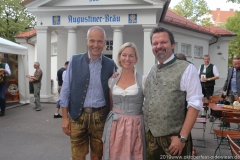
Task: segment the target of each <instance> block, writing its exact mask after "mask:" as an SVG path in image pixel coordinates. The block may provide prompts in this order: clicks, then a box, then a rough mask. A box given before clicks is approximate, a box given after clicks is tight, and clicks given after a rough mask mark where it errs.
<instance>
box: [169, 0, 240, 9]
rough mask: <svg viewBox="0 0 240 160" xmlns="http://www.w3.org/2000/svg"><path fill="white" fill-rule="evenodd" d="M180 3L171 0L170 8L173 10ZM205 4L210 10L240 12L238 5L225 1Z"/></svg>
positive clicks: (212, 1) (217, 0)
mask: <svg viewBox="0 0 240 160" xmlns="http://www.w3.org/2000/svg"><path fill="white" fill-rule="evenodd" d="M180 1H181V0H171V3H170V7H171V8H173V7H174V6H175V5H176V4H178V3H179V2H180ZM206 2H207V3H208V7H209V8H210V9H211V10H216V9H217V8H220V9H221V10H224V11H229V10H230V8H232V9H234V10H240V4H233V3H229V2H228V3H226V0H206Z"/></svg>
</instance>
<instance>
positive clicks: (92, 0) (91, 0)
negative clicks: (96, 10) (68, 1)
mask: <svg viewBox="0 0 240 160" xmlns="http://www.w3.org/2000/svg"><path fill="white" fill-rule="evenodd" d="M97 1H99V0H89V2H97Z"/></svg>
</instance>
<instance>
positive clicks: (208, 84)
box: [198, 55, 219, 122]
mask: <svg viewBox="0 0 240 160" xmlns="http://www.w3.org/2000/svg"><path fill="white" fill-rule="evenodd" d="M203 61H204V64H202V65H201V66H200V67H199V69H198V75H199V77H200V80H201V85H202V93H203V95H204V97H206V98H207V99H208V100H209V97H210V96H212V95H213V92H214V85H215V80H216V79H218V78H219V72H218V69H217V67H216V66H215V65H214V64H211V63H210V57H209V55H204V57H203ZM212 114H213V113H212V111H211V113H210V115H212ZM214 120H215V119H214V118H213V117H212V116H210V119H209V121H210V122H214Z"/></svg>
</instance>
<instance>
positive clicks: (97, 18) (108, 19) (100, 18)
mask: <svg viewBox="0 0 240 160" xmlns="http://www.w3.org/2000/svg"><path fill="white" fill-rule="evenodd" d="M120 18H121V17H120V16H117V15H109V14H106V15H105V16H92V15H91V16H82V17H75V16H72V15H69V16H68V23H77V24H79V23H91V22H92V23H93V22H94V23H99V22H120V20H121V19H120Z"/></svg>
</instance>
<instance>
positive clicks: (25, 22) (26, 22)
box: [0, 0, 36, 41]
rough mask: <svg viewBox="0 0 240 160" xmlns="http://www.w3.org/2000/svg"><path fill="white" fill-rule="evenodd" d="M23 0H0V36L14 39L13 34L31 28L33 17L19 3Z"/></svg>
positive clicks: (33, 21)
mask: <svg viewBox="0 0 240 160" xmlns="http://www.w3.org/2000/svg"><path fill="white" fill-rule="evenodd" d="M22 2H23V0H1V3H0V37H3V38H5V39H8V40H10V41H15V40H14V36H16V35H17V34H18V33H20V32H24V31H27V30H29V29H31V28H33V27H34V26H35V24H36V21H35V17H34V16H33V15H32V14H31V13H29V12H28V11H27V9H26V8H25V7H24V6H22V5H21V3H22Z"/></svg>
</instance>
